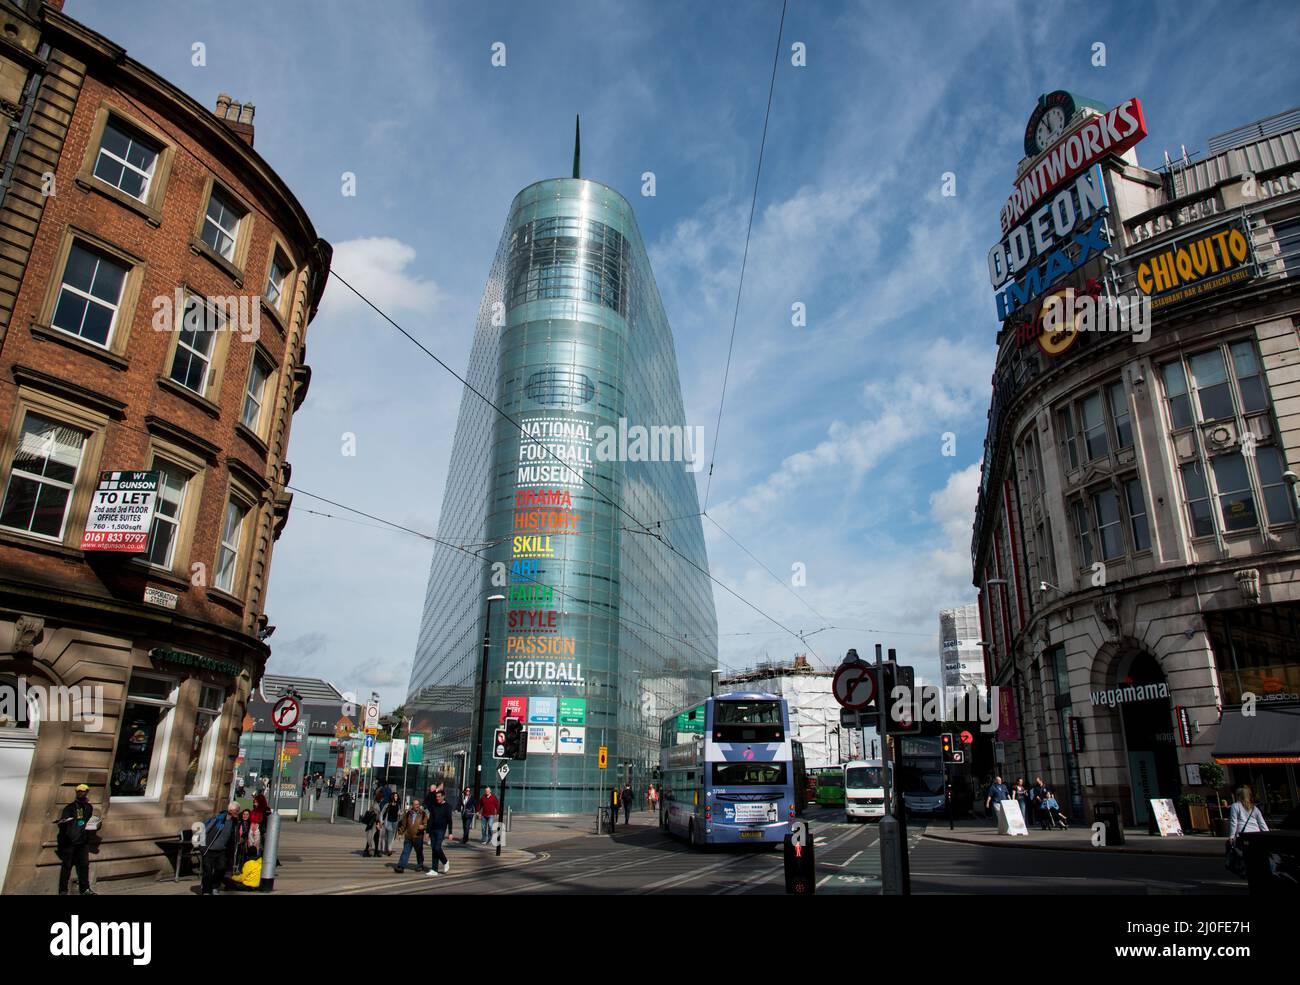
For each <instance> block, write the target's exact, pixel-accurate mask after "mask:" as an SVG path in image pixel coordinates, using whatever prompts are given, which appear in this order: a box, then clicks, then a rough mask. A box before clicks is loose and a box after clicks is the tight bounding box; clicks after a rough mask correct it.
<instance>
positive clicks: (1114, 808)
mask: <svg viewBox="0 0 1300 985" xmlns="http://www.w3.org/2000/svg"><path fill="white" fill-rule="evenodd" d="M1092 820H1093V822H1094V823H1095V822H1098V821H1100V822H1101V823H1102V824H1104V825H1106V844H1107V845H1108V846H1113V845H1122V844H1124V817H1123V815H1122V814H1120V811H1119V804H1118V803H1116V802H1115V801H1113V800H1103V801H1101V802H1100V803H1097V804H1094V805H1093V807H1092Z"/></svg>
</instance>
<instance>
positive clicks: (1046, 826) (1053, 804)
mask: <svg viewBox="0 0 1300 985" xmlns="http://www.w3.org/2000/svg"><path fill="white" fill-rule="evenodd" d="M1040 813H1041V815H1042V825H1041V827H1042V829H1043V830H1044V831H1053V830H1059V831H1068V830H1069V829H1070V826H1069V825H1068V824H1066V823H1065V818H1063V817H1061V803H1060V801H1058V800H1057V799H1056V791H1055V790H1054V789H1052V788H1051V787H1047V788H1046V789H1045V791H1044V793H1043V800H1042V807H1041V809H1040Z"/></svg>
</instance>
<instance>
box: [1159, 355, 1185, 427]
mask: <svg viewBox="0 0 1300 985" xmlns="http://www.w3.org/2000/svg"><path fill="white" fill-rule="evenodd" d="M1160 371H1161V373H1162V375H1163V376H1164V378H1165V399H1166V401H1167V402H1168V406H1169V423H1170V426H1171V427H1173V428H1174V430H1177V429H1179V428H1187V427H1191V426H1192V405H1191V401H1190V400H1189V398H1188V396H1187V376H1186V375H1185V374H1184V373H1183V364H1182V363H1181V362H1177V363H1165V364H1164V365H1163V366H1161V367H1160Z"/></svg>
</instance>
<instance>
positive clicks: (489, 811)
mask: <svg viewBox="0 0 1300 985" xmlns="http://www.w3.org/2000/svg"><path fill="white" fill-rule="evenodd" d="M500 810H501V802H500V801H499V800H497V799H496V797H494V796H493V795H492V788H491V787H484V788H483V796H482V797H480V798H479V801H478V813H479V817H481V818H483V838H482V844H484V845H486V844H487V843H488V840H489V839H490V838H491V835H492V829H493V827H495V826H496V819H497V813H498V812H499V811H500Z"/></svg>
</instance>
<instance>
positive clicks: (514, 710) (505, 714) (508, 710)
mask: <svg viewBox="0 0 1300 985" xmlns="http://www.w3.org/2000/svg"><path fill="white" fill-rule="evenodd" d="M527 716H528V699H527V698H525V697H523V696H522V695H520V696H515V697H504V698H502V699H501V721H503V722H504V721H505V720H506V719H507V718H517V719H519V720H520V721H521V722H522V721H525V720H526V719H527Z"/></svg>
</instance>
